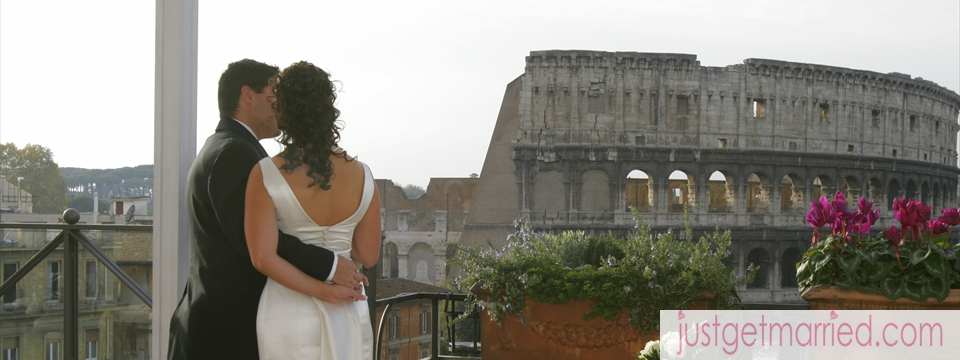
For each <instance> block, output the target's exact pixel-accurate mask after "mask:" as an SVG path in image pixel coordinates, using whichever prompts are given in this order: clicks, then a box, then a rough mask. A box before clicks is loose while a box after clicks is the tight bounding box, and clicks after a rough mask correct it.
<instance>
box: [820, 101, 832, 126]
mask: <svg viewBox="0 0 960 360" xmlns="http://www.w3.org/2000/svg"><path fill="white" fill-rule="evenodd" d="M820 122H830V105H829V104H820Z"/></svg>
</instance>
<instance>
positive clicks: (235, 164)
mask: <svg viewBox="0 0 960 360" xmlns="http://www.w3.org/2000/svg"><path fill="white" fill-rule="evenodd" d="M259 160H260V156H259V154H258V153H257V151H256V149H251V148H249V147H248V146H244V145H243V144H239V143H236V142H231V143H228V144H226V145H225V146H224V147H223V148H222V149H221V151H220V153H219V154H218V156H217V158H216V160H215V161H214V163H213V169H212V171H211V172H210V174H211V175H210V180H209V182H208V183H207V191H208V193H209V194H210V200H211V203H212V204H213V208H214V212H215V213H216V216H217V223H218V224H219V226H220V229H221V230H222V231H223V233H224V235H225V237H226V239H227V241H228V242H229V243H230V247H231V248H233V250H234V251H236V252H237V253H239V254H240V255H241V256H243V257H245V258H246V259H248V260H249V259H250V252H249V250H248V249H247V242H246V236H245V234H244V231H243V207H244V197H245V195H246V191H247V179H248V178H249V177H250V170H251V169H253V166H254V165H255V164H256V163H257V162H258V161H259ZM277 254H278V255H280V257H282V258H284V259H285V260H287V261H288V262H290V263H291V264H293V266H295V267H297V268H298V269H300V271H303V272H304V273H306V274H307V275H310V276H311V277H313V278H315V279H319V280H320V281H324V280H326V279H327V277H328V276H329V275H330V272H331V270H332V267H333V264H334V257H335V256H336V255H335V254H334V253H333V252H332V251H330V250H327V249H324V248H321V247H318V246H313V245H307V244H304V243H303V242H302V241H300V239H297V238H296V237H293V236H290V235H287V234H284V233H283V232H280V235H279V238H278V241H277Z"/></svg>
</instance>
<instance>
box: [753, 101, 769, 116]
mask: <svg viewBox="0 0 960 360" xmlns="http://www.w3.org/2000/svg"><path fill="white" fill-rule="evenodd" d="M766 116H767V101H766V100H764V99H753V117H755V118H764V117H766Z"/></svg>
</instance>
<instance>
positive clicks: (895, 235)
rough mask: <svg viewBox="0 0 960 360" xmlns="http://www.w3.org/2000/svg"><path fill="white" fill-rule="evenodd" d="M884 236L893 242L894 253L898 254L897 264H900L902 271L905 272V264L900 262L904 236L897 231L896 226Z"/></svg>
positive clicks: (885, 232)
mask: <svg viewBox="0 0 960 360" xmlns="http://www.w3.org/2000/svg"><path fill="white" fill-rule="evenodd" d="M883 235H884V236H886V237H887V239H890V241H891V242H893V251H894V252H896V253H897V264H899V265H900V269H901V270H903V263H902V262H900V239H902V238H903V234H902V233H900V231H899V230H897V227H896V226H891V227H890V228H889V229H887V230H886V231H884V232H883Z"/></svg>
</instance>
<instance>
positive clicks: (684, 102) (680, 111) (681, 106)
mask: <svg viewBox="0 0 960 360" xmlns="http://www.w3.org/2000/svg"><path fill="white" fill-rule="evenodd" d="M677 115H690V98H689V97H686V96H677Z"/></svg>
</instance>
